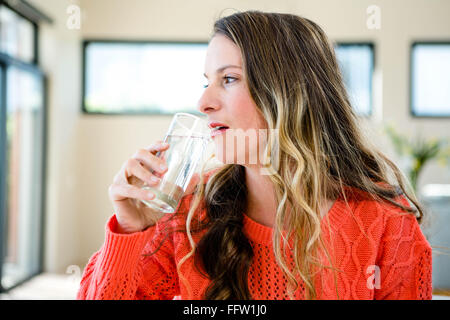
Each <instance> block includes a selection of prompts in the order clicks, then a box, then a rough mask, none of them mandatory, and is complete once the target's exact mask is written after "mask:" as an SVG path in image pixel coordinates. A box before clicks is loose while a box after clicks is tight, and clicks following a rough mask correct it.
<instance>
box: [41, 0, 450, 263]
mask: <svg viewBox="0 0 450 320" xmlns="http://www.w3.org/2000/svg"><path fill="white" fill-rule="evenodd" d="M32 2H33V3H34V4H35V5H36V6H37V7H39V8H41V9H42V10H43V11H45V12H46V13H47V14H48V15H50V16H51V17H52V18H53V19H55V20H56V21H55V24H54V25H52V26H48V27H45V29H44V30H43V33H44V35H45V36H43V37H42V39H41V42H42V43H41V46H43V47H44V48H43V54H42V55H41V56H42V57H43V66H44V69H45V70H46V72H47V73H48V75H49V77H50V95H49V97H50V101H49V104H50V105H49V107H50V123H49V125H50V128H49V129H50V132H49V139H50V144H49V148H50V150H49V169H48V180H47V181H48V183H49V184H48V188H49V190H48V191H49V192H48V197H47V208H48V210H47V225H46V227H47V228H46V230H47V237H46V240H47V243H46V260H45V265H46V269H47V270H48V271H57V272H64V271H65V270H66V268H67V267H68V266H69V265H71V264H76V265H79V266H80V267H81V268H83V267H84V265H85V263H86V262H87V259H88V258H89V257H90V256H91V255H92V254H93V252H94V251H96V250H98V249H99V247H100V246H101V245H102V243H103V240H104V225H105V222H106V220H107V218H108V217H109V216H110V215H111V214H112V206H111V204H110V202H109V199H108V192H107V190H108V186H109V184H110V183H111V182H112V178H113V176H114V174H115V173H116V172H117V171H118V170H119V168H120V166H121V164H122V163H123V162H124V161H125V160H126V159H127V158H128V157H129V156H130V155H131V154H132V153H133V152H134V151H135V150H136V149H137V148H139V147H142V146H145V145H148V144H150V143H152V142H154V141H155V140H158V139H160V138H161V137H162V135H163V133H164V131H165V129H166V127H167V125H168V124H169V120H170V117H168V116H94V115H83V114H81V111H80V99H81V97H80V96H81V91H80V83H81V80H80V76H81V56H80V52H81V40H82V39H83V38H114V39H150V40H187V41H188V40H204V41H207V40H208V38H209V36H210V34H211V29H212V24H213V22H214V20H215V19H216V18H218V17H219V16H220V14H222V15H226V14H228V13H232V12H233V10H224V9H226V8H234V9H237V10H240V11H243V10H247V9H258V10H263V11H276V12H289V13H294V14H299V15H302V16H305V17H307V18H310V19H312V20H313V21H315V22H317V23H318V24H319V25H321V26H322V27H323V29H324V30H325V32H327V33H328V35H329V36H330V38H331V39H333V40H340V41H351V40H355V41H373V42H374V43H375V48H376V77H377V80H376V88H375V90H376V92H378V93H379V95H378V96H377V97H376V99H377V100H376V105H375V107H376V110H375V114H376V115H378V116H374V117H373V118H372V119H370V121H369V125H370V127H369V128H368V130H369V135H370V136H372V137H373V141H374V142H375V143H376V144H377V145H378V146H380V147H381V148H382V149H383V150H384V151H385V152H386V153H387V154H388V155H389V156H391V157H393V158H394V160H396V159H395V156H394V155H393V154H392V151H391V147H390V144H389V143H388V141H387V139H386V138H385V137H381V136H380V134H379V132H378V130H379V125H380V121H389V120H394V121H395V122H396V123H397V124H398V127H399V129H400V130H401V131H403V132H405V133H408V134H414V133H415V132H417V131H419V130H422V131H423V132H424V133H426V134H427V135H428V136H430V137H431V136H435V137H444V136H445V137H448V138H450V130H449V128H450V119H414V118H411V117H410V115H409V105H408V103H409V102H408V100H409V98H408V96H409V88H408V83H409V78H408V77H409V48H410V44H411V42H412V41H413V40H428V39H433V40H450V19H448V12H450V1H445V0H441V1H438V0H433V1H429V0H428V1H427V0H396V1H389V0H382V1H380V0H378V1H376V0H370V1H366V0H340V1H335V0H323V1H312V0H310V1H298V0H297V1H295V0H284V1H281V0H279V1H268V0H266V1H257V0H246V1H223V0H222V1H218V0H214V1H200V0H191V1H182V0H177V1H175V0H164V1H163V0H154V1H148V0H129V1H119V0H80V2H76V1H68V0H34V1H32ZM72 3H79V5H80V7H81V10H82V13H83V20H82V24H81V29H80V30H69V29H67V28H66V26H65V22H66V19H67V17H68V15H67V13H66V8H67V6H68V5H69V4H72ZM369 5H378V6H379V7H380V9H381V29H380V30H369V29H368V28H367V27H366V19H367V13H366V9H367V7H368V6H369ZM200 72H201V71H200ZM381 93H382V96H381V95H380V94H381ZM449 181H450V172H449V169H448V168H447V169H443V168H441V167H439V166H437V165H434V164H430V165H429V166H428V167H427V168H426V169H425V171H424V173H423V176H422V179H421V181H420V185H424V184H427V183H449Z"/></svg>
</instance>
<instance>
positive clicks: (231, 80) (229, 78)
mask: <svg viewBox="0 0 450 320" xmlns="http://www.w3.org/2000/svg"><path fill="white" fill-rule="evenodd" d="M223 79H224V80H226V81H227V82H226V83H232V82H234V80H237V79H236V78H234V77H223ZM203 88H205V89H206V88H208V85H207V84H204V85H203Z"/></svg>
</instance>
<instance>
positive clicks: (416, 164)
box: [385, 124, 450, 192]
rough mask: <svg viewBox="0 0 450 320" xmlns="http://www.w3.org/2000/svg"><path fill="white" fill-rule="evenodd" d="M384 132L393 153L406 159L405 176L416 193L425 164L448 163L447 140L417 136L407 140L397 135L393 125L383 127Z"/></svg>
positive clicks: (449, 152) (449, 156)
mask: <svg viewBox="0 0 450 320" xmlns="http://www.w3.org/2000/svg"><path fill="white" fill-rule="evenodd" d="M385 132H386V133H387V135H388V136H389V138H390V140H391V142H392V144H393V146H394V150H395V152H396V153H397V154H398V155H399V156H400V157H402V158H405V157H406V158H407V159H408V160H410V161H409V165H408V166H407V168H406V170H407V174H408V178H409V180H410V183H411V186H412V188H413V189H414V192H417V182H418V179H419V176H420V173H421V172H422V170H423V168H424V167H425V164H427V163H429V162H430V161H431V160H436V161H437V163H438V164H439V165H441V166H443V167H445V166H447V165H449V163H450V144H449V141H448V140H447V139H437V138H429V139H426V138H424V137H423V136H422V135H421V134H417V135H416V138H415V139H412V140H410V139H408V138H407V137H406V136H404V135H401V134H399V133H398V132H397V131H396V130H395V129H394V125H392V124H389V125H386V126H385Z"/></svg>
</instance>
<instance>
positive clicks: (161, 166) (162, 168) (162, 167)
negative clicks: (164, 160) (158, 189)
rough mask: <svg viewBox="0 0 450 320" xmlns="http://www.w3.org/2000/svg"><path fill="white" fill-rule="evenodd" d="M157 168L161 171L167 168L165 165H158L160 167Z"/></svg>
mask: <svg viewBox="0 0 450 320" xmlns="http://www.w3.org/2000/svg"><path fill="white" fill-rule="evenodd" d="M159 168H160V169H161V170H166V169H167V166H166V165H165V164H160V165H159Z"/></svg>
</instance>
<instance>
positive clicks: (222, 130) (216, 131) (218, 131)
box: [211, 128, 229, 138]
mask: <svg viewBox="0 0 450 320" xmlns="http://www.w3.org/2000/svg"><path fill="white" fill-rule="evenodd" d="M228 129H229V128H222V129H219V130H213V131H211V138H214V137H215V136H218V135H220V134H223V133H224V132H225V131H226V130H228Z"/></svg>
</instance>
